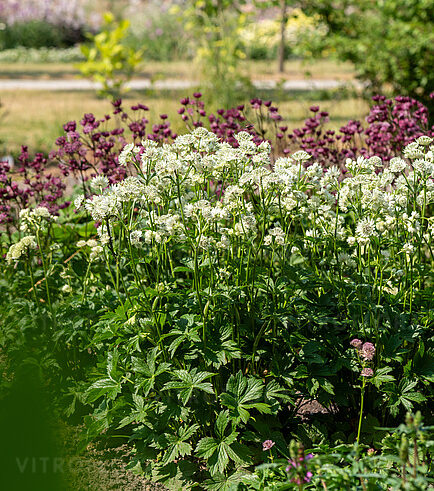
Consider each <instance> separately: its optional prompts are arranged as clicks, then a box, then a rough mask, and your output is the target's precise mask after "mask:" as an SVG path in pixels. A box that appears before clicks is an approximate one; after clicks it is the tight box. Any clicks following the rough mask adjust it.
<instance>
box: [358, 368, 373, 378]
mask: <svg viewBox="0 0 434 491" xmlns="http://www.w3.org/2000/svg"><path fill="white" fill-rule="evenodd" d="M360 375H361V376H362V377H372V376H373V375H374V371H373V370H372V368H364V369H363V370H362V371H361V372H360Z"/></svg>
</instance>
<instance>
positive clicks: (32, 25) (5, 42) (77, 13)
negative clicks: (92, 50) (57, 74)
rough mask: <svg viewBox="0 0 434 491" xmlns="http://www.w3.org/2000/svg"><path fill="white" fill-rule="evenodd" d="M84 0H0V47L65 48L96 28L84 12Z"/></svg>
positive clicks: (96, 21)
mask: <svg viewBox="0 0 434 491" xmlns="http://www.w3.org/2000/svg"><path fill="white" fill-rule="evenodd" d="M87 3H88V1H87V0H2V2H1V3H0V22H1V23H2V27H3V28H2V29H1V30H0V49H11V48H16V47H17V46H24V47H27V48H42V47H61V48H64V47H67V46H72V45H74V44H76V43H78V42H81V41H83V40H84V34H85V32H86V31H87V30H89V29H92V30H95V29H97V28H98V20H97V18H96V17H95V16H88V15H86V6H87Z"/></svg>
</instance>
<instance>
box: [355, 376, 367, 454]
mask: <svg viewBox="0 0 434 491" xmlns="http://www.w3.org/2000/svg"><path fill="white" fill-rule="evenodd" d="M365 385H366V378H365V377H363V382H362V390H361V394H360V416H359V427H358V429H357V452H358V451H359V442H360V432H361V430H362V418H363V404H364V401H365Z"/></svg>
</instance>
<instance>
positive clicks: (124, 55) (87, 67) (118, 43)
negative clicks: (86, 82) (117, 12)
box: [78, 12, 143, 99]
mask: <svg viewBox="0 0 434 491" xmlns="http://www.w3.org/2000/svg"><path fill="white" fill-rule="evenodd" d="M129 27H130V22H129V21H128V20H121V21H116V19H115V17H114V15H113V14H111V13H109V12H107V13H106V14H104V26H103V28H102V30H101V32H99V33H98V34H96V35H89V36H88V37H89V41H90V43H89V44H83V45H82V46H81V51H82V53H83V55H84V56H85V57H86V61H84V62H82V63H80V64H79V65H78V68H79V69H80V72H81V74H82V75H83V76H84V77H87V78H91V79H93V80H94V81H95V82H97V83H99V84H101V86H102V88H101V89H99V90H98V94H99V95H100V96H102V97H110V98H112V99H116V98H117V97H120V96H121V95H122V94H124V93H125V92H126V91H127V88H126V86H125V84H126V82H128V81H129V80H130V79H131V77H132V76H133V74H134V71H135V70H136V68H137V66H138V65H139V63H140V62H141V60H142V56H143V51H141V50H139V51H135V50H134V49H133V48H130V47H128V46H126V44H125V43H124V40H125V37H126V36H127V34H128V30H129Z"/></svg>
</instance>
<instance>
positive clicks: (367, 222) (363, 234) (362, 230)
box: [356, 218, 378, 244]
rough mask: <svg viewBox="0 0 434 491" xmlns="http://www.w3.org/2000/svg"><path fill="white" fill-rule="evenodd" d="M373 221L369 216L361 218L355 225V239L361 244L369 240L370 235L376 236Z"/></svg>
mask: <svg viewBox="0 0 434 491" xmlns="http://www.w3.org/2000/svg"><path fill="white" fill-rule="evenodd" d="M377 235H378V234H377V231H376V229H375V222H374V220H372V219H371V218H362V220H360V222H359V223H358V224H357V227H356V239H357V241H358V242H359V243H361V244H366V243H368V242H369V240H370V239H371V237H375V236H377Z"/></svg>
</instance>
